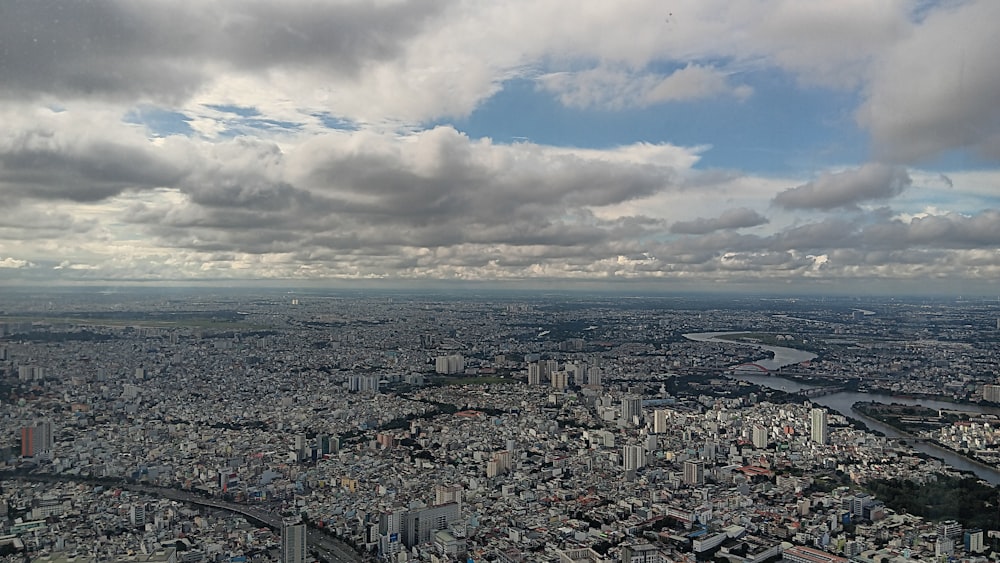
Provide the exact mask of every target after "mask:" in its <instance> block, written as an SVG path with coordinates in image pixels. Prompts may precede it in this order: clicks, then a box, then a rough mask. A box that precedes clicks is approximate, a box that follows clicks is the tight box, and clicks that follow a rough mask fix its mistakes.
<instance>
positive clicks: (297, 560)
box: [281, 518, 306, 563]
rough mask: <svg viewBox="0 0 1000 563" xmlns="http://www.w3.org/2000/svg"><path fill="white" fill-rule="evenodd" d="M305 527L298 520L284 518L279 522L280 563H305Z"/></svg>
mask: <svg viewBox="0 0 1000 563" xmlns="http://www.w3.org/2000/svg"><path fill="white" fill-rule="evenodd" d="M305 561H306V525H305V524H303V523H302V520H301V519H299V518H286V519H285V520H283V521H282V522H281V562H282V563H305Z"/></svg>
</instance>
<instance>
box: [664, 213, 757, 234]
mask: <svg viewBox="0 0 1000 563" xmlns="http://www.w3.org/2000/svg"><path fill="white" fill-rule="evenodd" d="M767 222H768V220H767V217H764V216H763V215H761V214H759V213H757V212H756V211H754V210H752V209H748V208H746V207H740V208H737V209H727V210H726V211H723V212H722V215H719V216H718V217H715V218H713V219H705V218H702V217H699V218H697V219H694V220H692V221H678V222H676V223H674V224H673V225H671V226H670V232H672V233H679V234H691V235H703V234H707V233H711V232H714V231H720V230H728V229H743V228H747V227H756V226H758V225H764V224H766V223H767Z"/></svg>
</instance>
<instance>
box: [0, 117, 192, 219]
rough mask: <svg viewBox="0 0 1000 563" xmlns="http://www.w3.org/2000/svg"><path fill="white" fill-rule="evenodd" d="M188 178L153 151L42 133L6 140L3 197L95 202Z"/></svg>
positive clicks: (0, 142) (1, 162)
mask: <svg viewBox="0 0 1000 563" xmlns="http://www.w3.org/2000/svg"><path fill="white" fill-rule="evenodd" d="M183 175H184V172H183V171H182V170H181V169H180V168H178V167H177V166H175V165H173V164H172V163H171V162H170V161H169V160H167V159H164V158H163V157H162V156H161V155H160V154H158V153H157V152H156V150H155V149H153V148H152V147H142V146H136V145H134V144H129V143H119V142H115V141H111V140H107V139H101V138H96V139H86V138H83V139H81V138H79V137H73V136H70V137H67V136H66V135H64V134H62V133H58V132H55V131H50V130H41V129H38V130H29V131H25V132H22V133H20V134H18V135H15V136H13V137H8V138H7V139H3V138H0V193H3V194H6V195H7V196H13V197H18V198H35V199H68V200H72V201H79V202H93V201H100V200H102V199H106V198H108V197H111V196H114V195H118V194H120V193H122V192H123V191H125V190H130V189H150V188H155V187H160V186H172V185H175V184H176V183H177V182H179V181H180V180H181V178H182V177H183Z"/></svg>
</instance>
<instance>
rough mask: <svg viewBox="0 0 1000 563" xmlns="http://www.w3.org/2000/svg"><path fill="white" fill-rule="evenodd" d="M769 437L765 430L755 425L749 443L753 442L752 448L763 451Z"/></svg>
mask: <svg viewBox="0 0 1000 563" xmlns="http://www.w3.org/2000/svg"><path fill="white" fill-rule="evenodd" d="M768 438H769V435H768V431H767V428H766V427H764V426H761V425H759V424H758V425H755V426H754V427H753V435H752V436H751V440H750V441H751V442H753V447H755V448H757V449H759V450H763V449H765V448H767V441H768Z"/></svg>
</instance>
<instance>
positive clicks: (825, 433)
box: [809, 409, 830, 444]
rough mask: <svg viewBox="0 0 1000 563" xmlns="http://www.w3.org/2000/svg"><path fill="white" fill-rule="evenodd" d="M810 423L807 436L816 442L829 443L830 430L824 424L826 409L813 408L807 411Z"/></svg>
mask: <svg viewBox="0 0 1000 563" xmlns="http://www.w3.org/2000/svg"><path fill="white" fill-rule="evenodd" d="M809 416H810V418H811V419H812V425H811V426H810V427H809V436H810V437H811V438H812V441H813V442H816V443H817V444H829V443H830V430H829V429H828V428H827V426H826V409H813V410H811V411H810V412H809Z"/></svg>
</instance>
